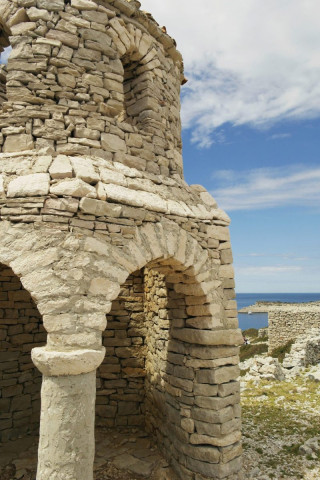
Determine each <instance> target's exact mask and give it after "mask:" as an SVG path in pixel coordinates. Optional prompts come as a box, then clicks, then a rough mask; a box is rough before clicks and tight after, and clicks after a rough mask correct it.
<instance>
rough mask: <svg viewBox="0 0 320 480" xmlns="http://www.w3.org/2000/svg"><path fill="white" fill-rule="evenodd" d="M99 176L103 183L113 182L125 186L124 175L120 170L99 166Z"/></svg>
mask: <svg viewBox="0 0 320 480" xmlns="http://www.w3.org/2000/svg"><path fill="white" fill-rule="evenodd" d="M100 177H101V181H102V182H103V183H114V184H115V185H122V186H123V187H125V186H127V180H126V177H125V176H124V175H123V173H121V172H116V171H114V170H109V169H107V168H103V167H102V168H100Z"/></svg>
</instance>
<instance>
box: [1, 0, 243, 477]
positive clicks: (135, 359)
mask: <svg viewBox="0 0 320 480" xmlns="http://www.w3.org/2000/svg"><path fill="white" fill-rule="evenodd" d="M0 30H1V34H0V49H2V48H4V47H6V46H9V45H11V47H12V52H11V54H10V58H9V61H8V64H7V65H6V66H5V67H2V68H1V71H0V129H1V130H0V131H1V133H0V145H1V152H0V206H1V210H0V214H1V221H0V263H1V264H2V267H1V271H0V274H1V278H0V284H1V291H0V387H1V395H0V405H1V413H0V435H1V441H7V440H9V439H11V438H15V436H16V434H17V428H21V429H22V430H21V431H22V432H26V433H27V431H28V430H31V429H33V428H35V427H36V426H37V425H38V422H40V440H39V455H38V472H37V480H67V479H69V480H74V479H77V480H92V478H93V473H92V466H93V459H94V424H95V417H96V423H97V425H98V426H99V425H101V426H108V427H117V426H128V427H130V426H143V427H144V428H145V429H146V430H147V431H148V432H150V433H151V434H152V435H153V436H154V437H155V438H156V439H157V442H158V445H159V448H160V449H161V450H162V451H163V452H164V454H165V455H166V457H167V459H168V461H169V462H170V464H171V465H172V467H173V468H174V470H175V471H176V473H177V474H178V475H179V477H180V478H181V479H183V480H208V479H225V480H240V479H241V478H242V474H241V432H240V408H239V383H238V376H239V368H238V361H239V359H238V346H239V345H240V344H241V343H242V336H241V334H240V331H239V329H238V321H237V308H236V302H235V300H234V298H235V294H234V279H233V277H234V275H233V268H232V253H231V244H230V237H229V229H228V226H229V223H230V220H229V218H228V216H227V215H226V214H225V213H224V212H223V211H222V210H220V209H219V208H218V206H217V204H216V202H215V200H214V199H213V198H212V197H211V195H210V194H209V193H208V192H207V191H206V190H205V189H204V188H203V187H201V186H199V185H193V186H189V185H187V184H186V183H185V181H184V180H183V169H182V167H183V166H182V156H181V131H180V100H179V95H180V86H181V84H183V83H184V82H185V79H184V74H183V63H182V58H181V55H180V54H179V52H178V51H177V49H176V45H175V42H174V40H172V38H170V37H169V36H168V35H167V34H166V32H165V29H164V28H162V29H161V28H160V27H159V26H158V24H157V23H156V22H155V21H154V19H153V18H152V16H151V15H150V14H146V13H144V12H142V11H141V10H140V4H139V2H138V1H129V0H95V1H93V0H71V1H70V0H50V1H49V0H1V4H0ZM43 345H44V346H43ZM31 349H32V361H33V364H34V365H35V366H36V367H37V369H38V370H39V371H40V372H41V373H42V388H41V412H39V387H40V382H39V380H40V378H39V373H38V370H37V369H36V368H35V367H33V364H32V363H31V357H30V350H31ZM96 385H97V390H96ZM26 419H28V420H26Z"/></svg>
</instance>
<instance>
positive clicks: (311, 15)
mask: <svg viewBox="0 0 320 480" xmlns="http://www.w3.org/2000/svg"><path fill="white" fill-rule="evenodd" d="M141 1H142V8H145V9H147V10H149V11H151V12H152V14H153V15H154V17H155V18H156V20H157V21H158V22H159V23H160V24H164V25H166V27H167V29H168V32H169V34H170V35H172V36H173V37H174V38H175V39H176V40H177V42H178V47H179V48H180V50H181V51H182V53H183V56H184V59H185V67H186V75H187V76H188V77H189V80H190V81H189V83H188V84H187V85H186V87H184V92H185V93H184V95H183V102H182V104H183V109H182V113H183V124H184V127H186V128H192V131H193V140H194V142H196V143H198V144H199V145H200V146H208V145H210V143H212V142H214V141H215V138H214V137H212V136H211V134H212V132H213V131H217V129H219V128H221V126H222V125H224V124H225V123H230V124H232V125H235V126H237V125H244V124H249V125H252V126H255V127H259V128H260V127H268V126H270V125H272V124H274V123H276V122H278V121H280V120H284V119H285V120H288V119H289V120H291V119H310V118H314V117H317V116H319V114H320V82H319V75H320V55H319V51H320V2H319V1H318V0H305V1H301V0H268V1H266V0H241V1H239V0H224V1H222V0H198V1H197V2H196V3H195V2H194V1H191V0H184V1H183V2H181V0H161V2H159V0H141Z"/></svg>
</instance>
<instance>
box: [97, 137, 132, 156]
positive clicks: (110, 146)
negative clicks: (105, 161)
mask: <svg viewBox="0 0 320 480" xmlns="http://www.w3.org/2000/svg"><path fill="white" fill-rule="evenodd" d="M101 145H102V147H103V148H105V149H106V150H109V151H110V152H125V151H126V149H127V147H126V143H125V141H124V140H122V139H121V138H119V137H118V136H117V135H112V134H110V133H102V134H101Z"/></svg>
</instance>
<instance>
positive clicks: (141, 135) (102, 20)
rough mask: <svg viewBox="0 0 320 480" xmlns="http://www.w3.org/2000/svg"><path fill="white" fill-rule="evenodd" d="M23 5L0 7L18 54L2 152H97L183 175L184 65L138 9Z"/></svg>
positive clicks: (2, 117)
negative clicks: (182, 111) (182, 102)
mask: <svg viewBox="0 0 320 480" xmlns="http://www.w3.org/2000/svg"><path fill="white" fill-rule="evenodd" d="M19 3H20V8H19V7H18V6H17V5H16V4H14V3H13V2H10V1H9V0H4V3H3V6H2V7H1V10H0V22H1V23H2V24H3V25H5V26H6V30H7V31H9V32H10V34H11V36H10V41H11V45H12V47H13V50H12V52H11V55H10V59H9V62H8V65H7V70H8V75H7V99H8V101H7V102H6V104H5V106H4V108H3V110H2V112H1V113H0V122H1V127H2V134H3V143H2V151H3V152H6V153H9V152H17V151H23V150H34V149H36V150H38V151H39V150H40V151H41V152H43V153H48V154H52V153H56V154H66V155H68V154H69V155H95V156H98V157H100V158H105V159H107V160H110V161H117V162H121V163H124V164H126V165H130V166H132V165H133V164H134V165H135V166H137V165H139V169H141V170H145V171H148V172H151V173H154V174H160V173H161V174H163V175H165V176H172V175H174V174H177V175H179V176H181V175H182V159H181V138H180V135H181V133H180V100H179V93H180V84H181V81H182V79H183V73H182V59H181V55H180V54H179V53H178V52H177V51H176V49H175V44H174V41H173V40H172V39H171V38H170V37H169V36H168V35H167V34H166V33H164V32H163V31H162V30H161V29H160V28H159V27H158V26H157V24H156V23H155V22H154V21H153V20H152V19H151V18H148V17H147V16H146V15H145V14H143V13H142V12H141V11H140V10H138V9H137V7H136V3H138V2H130V3H128V2H126V1H123V0H122V1H120V0H118V1H107V0H106V1H104V2H97V3H95V2H93V1H91V0H88V1H83V0H81V1H80V0H72V1H71V4H70V2H64V1H63V0H61V1H59V2H58V1H54V2H52V1H48V0H46V1H37V0H34V1H28V2H23V1H20V2H19ZM1 38H2V39H3V43H6V42H7V33H6V32H3V35H2V37H1Z"/></svg>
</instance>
